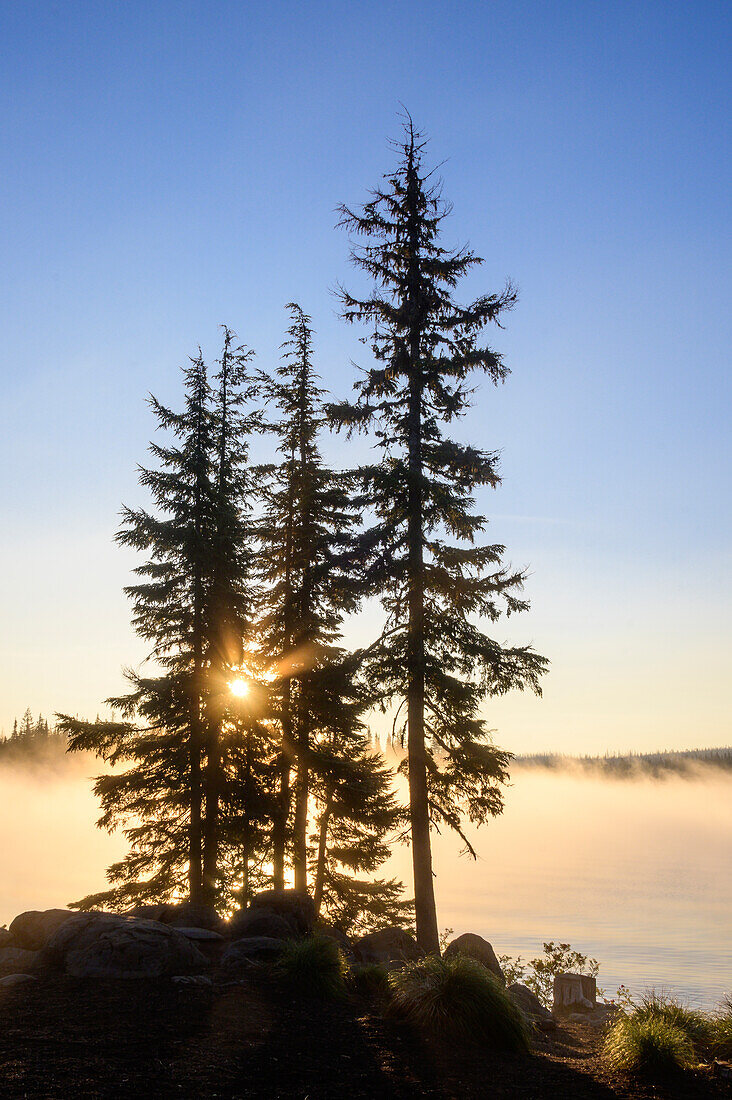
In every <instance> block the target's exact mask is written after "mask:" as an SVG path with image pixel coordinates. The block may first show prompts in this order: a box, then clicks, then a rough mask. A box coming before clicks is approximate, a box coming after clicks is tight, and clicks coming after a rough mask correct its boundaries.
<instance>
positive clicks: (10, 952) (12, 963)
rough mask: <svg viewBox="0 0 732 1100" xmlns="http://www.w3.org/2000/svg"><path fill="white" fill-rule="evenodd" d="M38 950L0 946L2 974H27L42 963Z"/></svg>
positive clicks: (0, 968) (0, 972)
mask: <svg viewBox="0 0 732 1100" xmlns="http://www.w3.org/2000/svg"><path fill="white" fill-rule="evenodd" d="M40 961H41V960H40V954H39V952H38V951H26V950H25V948H24V947H1V948H0V975H3V976H4V975H7V974H27V973H28V972H29V971H30V970H36V969H37V967H38V965H39V963H40Z"/></svg>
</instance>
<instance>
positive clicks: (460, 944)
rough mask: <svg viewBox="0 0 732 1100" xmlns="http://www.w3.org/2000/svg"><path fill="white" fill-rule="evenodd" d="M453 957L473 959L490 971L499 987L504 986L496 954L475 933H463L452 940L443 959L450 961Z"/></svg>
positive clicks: (504, 981) (502, 974)
mask: <svg viewBox="0 0 732 1100" xmlns="http://www.w3.org/2000/svg"><path fill="white" fill-rule="evenodd" d="M455 955H467V957H468V958H469V959H475V961H476V962H479V963H481V964H482V965H483V966H484V967H485V968H486V970H490V972H491V974H493V975H494V976H495V977H496V978H498V981H499V982H500V983H501V985H505V984H506V978H505V976H504V973H503V971H502V970H501V965H500V963H499V962H498V959H497V958H496V953H495V951H494V950H493V948H492V947H491V945H490V944H489V943H488V940H484V939H483V937H482V936H478V935H476V934H475V932H465V933H464V934H463V935H462V936H458V937H457V939H454V940H452V941H451V942H450V943H449V944H448V945H447V947H446V948H445V958H446V959H451V958H453V956H455Z"/></svg>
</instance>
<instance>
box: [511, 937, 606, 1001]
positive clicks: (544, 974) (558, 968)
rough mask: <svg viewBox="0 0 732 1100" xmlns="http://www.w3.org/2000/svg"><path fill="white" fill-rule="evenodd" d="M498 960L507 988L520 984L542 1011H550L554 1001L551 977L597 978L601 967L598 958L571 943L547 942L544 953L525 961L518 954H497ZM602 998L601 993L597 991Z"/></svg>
mask: <svg viewBox="0 0 732 1100" xmlns="http://www.w3.org/2000/svg"><path fill="white" fill-rule="evenodd" d="M498 961H499V963H500V964H501V969H502V970H503V973H504V974H505V976H506V985H511V984H512V983H513V982H522V983H523V984H524V985H525V986H526V987H527V988H528V989H530V990H531V992H532V993H535V994H536V996H537V997H538V998H539V1000H540V1001H541V1003H542V1004H543V1005H544V1007H545V1008H551V1007H552V1002H553V1000H554V978H555V977H556V975H557V974H588V975H589V976H590V977H592V978H597V975H598V974H599V972H600V964H599V962H598V961H597V959H593V958H590V956H589V955H584V954H583V953H582V952H581V951H575V950H574V948H573V947H572V945H571V944H570V943H555V942H554V941H553V940H550V941H549V942H548V943H545V944H544V954H543V955H541V956H539V957H538V958H536V959H529V960H528V962H524V960H523V959H522V958H521V956H520V955H519V956H518V958H515V959H514V958H512V957H511V956H510V955H499V956H498ZM597 992H598V993H599V995H600V996H601V997H602V996H604V992H603V990H602V989H598V990H597Z"/></svg>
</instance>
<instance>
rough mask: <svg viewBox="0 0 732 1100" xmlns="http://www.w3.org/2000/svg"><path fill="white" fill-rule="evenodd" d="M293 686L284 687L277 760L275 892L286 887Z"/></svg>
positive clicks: (273, 873)
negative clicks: (280, 739) (278, 786)
mask: <svg viewBox="0 0 732 1100" xmlns="http://www.w3.org/2000/svg"><path fill="white" fill-rule="evenodd" d="M291 694H292V692H291V686H290V680H289V677H288V679H287V681H286V683H285V685H284V687H283V695H282V744H281V746H280V752H279V757H278V760H277V771H278V773H279V783H280V789H279V805H278V807H277V814H276V816H275V819H274V821H273V822H272V847H273V850H274V851H273V856H272V885H273V886H274V888H275V890H283V889H284V886H285V844H286V839H287V818H288V816H289V813H290V766H291V760H292V756H293V752H292V715H291V712H290V696H291Z"/></svg>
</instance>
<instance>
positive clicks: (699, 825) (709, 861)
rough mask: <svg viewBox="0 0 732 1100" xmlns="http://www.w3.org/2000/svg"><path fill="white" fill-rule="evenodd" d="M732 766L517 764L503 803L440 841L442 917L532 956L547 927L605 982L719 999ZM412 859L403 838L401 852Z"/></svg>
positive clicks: (731, 881)
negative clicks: (596, 964) (625, 773)
mask: <svg viewBox="0 0 732 1100" xmlns="http://www.w3.org/2000/svg"><path fill="white" fill-rule="evenodd" d="M731 787H732V782H731V780H730V776H729V774H727V775H725V774H724V773H722V774H719V773H715V772H713V771H710V772H709V773H708V776H706V777H705V778H704V779H693V780H692V779H677V778H674V779H669V780H665V781H651V780H643V781H639V780H630V781H623V780H610V781H608V780H603V779H593V778H587V777H586V776H582V775H572V774H569V773H556V772H541V771H534V770H528V769H522V770H519V769H517V770H516V771H515V774H514V777H513V786H512V787H511V788H510V790H509V791H508V794H507V799H506V809H505V812H504V815H503V816H502V817H501V818H497V819H496V820H495V821H494V822H492V823H491V824H490V825H488V826H487V827H486V828H484V829H482V830H480V831H479V832H478V833H477V836H476V834H475V833H472V834H471V839H473V840H474V841H475V844H476V848H477V850H478V852H479V854H480V857H479V859H478V861H477V863H474V862H473V861H472V860H469V859H468V858H466V857H464V856H463V857H460V858H458V853H459V850H460V845H459V843H457V842H455V841H454V840H453V839H452V838H448V837H446V836H442V837H439V838H437V839H436V842H435V870H436V873H437V897H438V906H439V920H440V926H441V927H443V926H447V927H452V928H454V929H455V932H456V933H459V932H465V931H471V932H478V933H480V934H481V935H483V936H485V937H486V938H487V939H489V940H490V941H491V942H492V943H493V946H494V947H495V949H496V951H497V952H499V953H500V954H510V955H522V956H523V957H524V958H527V957H528V958H533V957H535V956H536V955H538V954H541V945H542V942H543V941H544V940H558V941H563V942H569V943H571V944H572V945H573V946H574V947H576V948H578V949H580V950H582V951H584V952H585V953H587V954H590V955H593V956H594V957H595V958H597V959H599V960H600V964H601V968H600V978H599V984H600V985H601V986H602V987H603V988H604V989H605V990H606V991H607V993H608V995H610V994H612V993H614V992H615V990H616V989H617V987H618V986H619V985H620V984H621V983H624V984H625V985H627V986H629V987H630V988H631V989H634V990H641V989H643V988H646V987H650V986H654V987H656V988H661V987H664V988H668V989H670V990H674V991H676V992H677V993H681V994H682V995H684V996H685V997H687V998H688V999H689V1000H691V1001H693V1002H694V1003H696V1004H699V1005H702V1006H707V1007H711V1006H712V1005H713V1004H715V1003H717V1002H718V1001H719V999H720V997H721V995H722V994H723V993H725V992H728V991H729V990H730V989H732V935H731V933H732V866H731V864H730V853H731V852H732V799H731V798H730V788H731ZM395 863H396V864H397V865H398V869H399V872H400V873H401V874H407V873H408V871H409V855H408V852H407V851H406V850H404V851H402V852H401V853H399V855H398V856H397V857H396V859H395Z"/></svg>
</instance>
